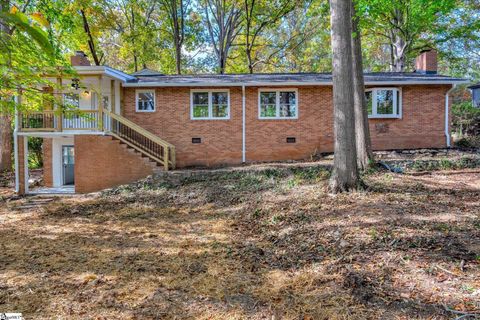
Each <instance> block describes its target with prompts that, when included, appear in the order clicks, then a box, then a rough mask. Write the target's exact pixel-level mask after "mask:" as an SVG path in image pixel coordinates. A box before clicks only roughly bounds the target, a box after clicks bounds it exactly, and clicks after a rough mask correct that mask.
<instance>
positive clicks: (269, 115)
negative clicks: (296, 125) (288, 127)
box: [258, 89, 298, 119]
mask: <svg viewBox="0 0 480 320" xmlns="http://www.w3.org/2000/svg"><path fill="white" fill-rule="evenodd" d="M258 113H259V114H258V116H259V118H260V119H297V118H298V92H297V90H295V89H281V90H270V89H264V90H260V91H259V93H258Z"/></svg>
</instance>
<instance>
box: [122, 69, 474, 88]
mask: <svg viewBox="0 0 480 320" xmlns="http://www.w3.org/2000/svg"><path fill="white" fill-rule="evenodd" d="M150 71H151V70H150ZM465 82H466V81H465V79H460V78H452V77H449V76H443V75H438V74H421V73H414V72H375V73H365V84H367V85H398V84H457V83H465ZM243 85H246V86H258V85H262V86H265V85H267V86H268V85H332V74H331V73H257V74H223V75H222V74H199V75H162V74H159V73H153V72H149V73H148V75H138V74H137V75H136V76H135V80H128V81H127V83H124V86H126V87H141V86H152V87H157V86H158V87H161V86H165V87H173V86H204V87H205V86H243Z"/></svg>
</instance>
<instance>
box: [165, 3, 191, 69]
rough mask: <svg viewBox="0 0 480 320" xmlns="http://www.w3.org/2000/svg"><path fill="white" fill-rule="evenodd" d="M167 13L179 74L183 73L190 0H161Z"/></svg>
mask: <svg viewBox="0 0 480 320" xmlns="http://www.w3.org/2000/svg"><path fill="white" fill-rule="evenodd" d="M159 1H160V5H161V6H162V8H163V10H164V11H165V12H166V13H167V17H168V22H169V29H170V34H171V36H172V39H173V45H174V49H175V66H176V71H177V74H181V73H182V47H183V43H184V41H185V19H186V14H187V10H188V7H189V6H190V1H184V0H159Z"/></svg>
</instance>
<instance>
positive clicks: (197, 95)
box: [190, 90, 230, 120]
mask: <svg viewBox="0 0 480 320" xmlns="http://www.w3.org/2000/svg"><path fill="white" fill-rule="evenodd" d="M190 99H191V101H190V117H191V119H193V120H206V119H230V93H229V91H228V90H192V92H191V98H190Z"/></svg>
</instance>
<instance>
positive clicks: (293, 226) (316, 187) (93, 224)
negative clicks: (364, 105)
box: [0, 169, 480, 319]
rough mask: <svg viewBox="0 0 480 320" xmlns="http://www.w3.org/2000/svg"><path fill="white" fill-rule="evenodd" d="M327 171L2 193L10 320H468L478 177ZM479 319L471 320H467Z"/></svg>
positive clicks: (474, 278)
mask: <svg viewBox="0 0 480 320" xmlns="http://www.w3.org/2000/svg"><path fill="white" fill-rule="evenodd" d="M327 176H328V174H327V173H325V172H322V171H321V170H316V171H315V170H313V171H312V170H308V169H305V170H297V171H293V172H291V173H288V174H286V173H284V172H280V171H276V170H275V169H271V170H267V171H264V172H258V173H241V174H231V175H229V174H225V175H223V176H221V177H217V178H215V179H213V180H207V181H202V180H199V179H196V180H194V179H192V180H191V181H186V182H184V183H183V184H182V185H180V186H176V187H173V186H170V185H167V184H153V185H152V184H149V183H145V184H143V185H142V184H140V185H139V186H140V187H136V188H134V187H126V188H120V189H117V190H114V191H111V192H109V193H104V194H100V195H89V196H75V197H70V198H53V199H39V198H21V199H16V198H12V192H11V191H9V189H5V188H4V189H0V312H22V313H23V314H24V316H25V318H26V319H53V318H55V319H192V318H195V319H456V318H458V319H460V318H461V319H473V318H474V317H475V315H479V313H480V170H464V171H438V172H435V173H431V174H425V175H397V174H392V173H385V172H377V173H372V174H370V175H368V176H366V177H365V181H366V183H367V185H368V186H369V190H368V191H366V192H357V193H351V194H342V195H337V196H333V195H330V194H328V192H327V189H326V183H327V180H326V179H327ZM469 314H471V316H468V315H469ZM479 316H480V315H479Z"/></svg>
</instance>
